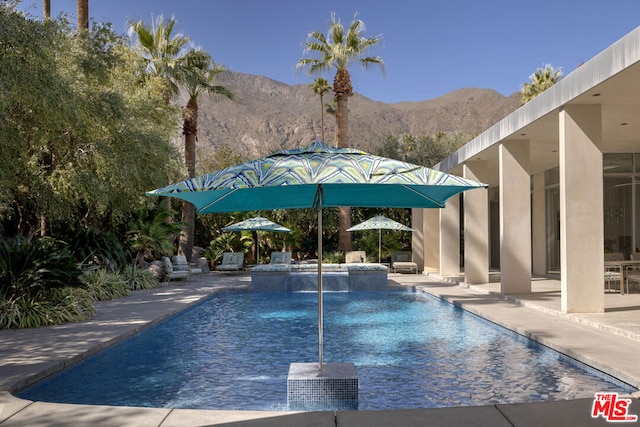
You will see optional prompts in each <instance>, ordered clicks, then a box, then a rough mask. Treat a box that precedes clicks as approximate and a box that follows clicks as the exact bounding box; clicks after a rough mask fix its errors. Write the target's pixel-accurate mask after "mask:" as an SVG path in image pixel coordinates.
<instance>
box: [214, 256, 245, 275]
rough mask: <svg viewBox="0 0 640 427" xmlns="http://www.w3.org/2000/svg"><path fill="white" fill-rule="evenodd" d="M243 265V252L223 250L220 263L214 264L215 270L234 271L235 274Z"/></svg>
mask: <svg viewBox="0 0 640 427" xmlns="http://www.w3.org/2000/svg"><path fill="white" fill-rule="evenodd" d="M243 267H244V252H225V253H224V254H222V263H220V264H218V265H217V266H216V271H222V272H228V271H235V272H236V274H237V273H238V271H240V270H242V268H243Z"/></svg>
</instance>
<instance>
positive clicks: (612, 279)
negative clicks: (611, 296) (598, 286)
mask: <svg viewBox="0 0 640 427" xmlns="http://www.w3.org/2000/svg"><path fill="white" fill-rule="evenodd" d="M623 261H624V254H623V253H622V252H611V253H605V254H604V283H605V285H606V287H607V289H606V290H607V291H608V292H611V285H612V284H615V283H616V282H617V284H618V286H617V288H618V290H619V291H620V293H624V289H623V274H622V273H623V271H622V264H621V263H622V262H623ZM614 290H615V288H614Z"/></svg>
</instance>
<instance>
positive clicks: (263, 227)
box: [222, 216, 291, 264]
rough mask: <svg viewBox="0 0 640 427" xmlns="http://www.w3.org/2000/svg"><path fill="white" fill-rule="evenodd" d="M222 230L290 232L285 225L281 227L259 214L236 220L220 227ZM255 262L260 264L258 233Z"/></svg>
mask: <svg viewBox="0 0 640 427" xmlns="http://www.w3.org/2000/svg"><path fill="white" fill-rule="evenodd" d="M222 229H223V230H224V231H255V232H256V234H257V232H258V231H277V232H280V233H290V232H291V230H289V229H288V228H287V227H283V226H282V225H280V224H276V223H275V222H273V221H271V220H268V219H267V218H263V217H261V216H256V217H253V218H249V219H245V220H244V221H240V222H237V223H235V224H231V225H228V226H226V227H223V228H222ZM256 240H257V241H256V264H260V236H259V235H258V236H257V238H256Z"/></svg>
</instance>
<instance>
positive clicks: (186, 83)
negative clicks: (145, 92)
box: [175, 49, 234, 261]
mask: <svg viewBox="0 0 640 427" xmlns="http://www.w3.org/2000/svg"><path fill="white" fill-rule="evenodd" d="M225 71H227V70H226V69H225V68H224V67H222V66H220V65H219V64H216V63H215V62H213V59H212V58H211V56H210V55H209V54H208V53H206V52H203V51H201V50H198V49H191V50H189V51H188V52H187V54H186V55H185V56H184V58H182V60H181V61H180V62H179V64H178V66H177V68H176V74H175V76H176V78H177V81H178V83H179V85H180V86H182V87H183V88H184V90H185V91H186V93H187V95H188V96H189V100H188V101H187V107H186V109H185V112H184V123H183V126H182V131H183V134H184V161H185V166H186V167H187V173H188V178H193V177H195V176H196V140H197V134H198V97H199V96H200V95H202V94H203V93H205V92H207V93H213V94H216V95H222V96H224V97H226V98H229V99H233V98H234V95H233V93H232V92H231V91H230V90H228V89H227V88H225V87H224V86H218V85H216V84H215V79H216V76H218V75H219V74H220V73H223V72H225ZM194 221H195V206H194V205H192V204H191V203H189V202H183V203H182V222H183V223H185V224H186V227H185V228H184V229H183V231H182V233H181V234H180V252H181V253H182V254H183V255H185V256H186V257H187V259H188V260H189V261H191V253H192V251H193V223H194Z"/></svg>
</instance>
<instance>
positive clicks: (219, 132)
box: [182, 72, 520, 158]
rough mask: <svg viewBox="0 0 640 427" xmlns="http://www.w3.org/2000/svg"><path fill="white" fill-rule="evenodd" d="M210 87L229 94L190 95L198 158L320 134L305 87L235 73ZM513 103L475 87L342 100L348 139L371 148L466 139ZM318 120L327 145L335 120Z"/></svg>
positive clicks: (260, 149)
mask: <svg viewBox="0 0 640 427" xmlns="http://www.w3.org/2000/svg"><path fill="white" fill-rule="evenodd" d="M217 84H220V85H223V86H225V87H226V88H228V89H230V90H231V91H232V92H233V93H234V94H235V99H234V100H228V99H226V98H222V97H216V96H213V95H208V94H205V95H202V96H200V98H199V99H198V104H199V118H198V150H199V154H200V153H202V154H204V157H205V158H206V157H207V153H212V152H216V151H217V149H219V148H220V147H225V146H226V147H228V148H230V149H231V150H233V151H235V152H237V153H241V154H242V155H243V157H247V156H248V157H250V158H253V157H258V156H263V155H266V154H269V153H271V152H273V151H275V150H279V149H289V148H294V147H299V146H302V145H306V144H308V143H309V142H311V141H315V140H316V139H320V135H321V129H320V128H321V124H320V123H321V116H320V97H319V96H318V95H314V94H313V92H312V91H311V88H310V84H301V85H287V84H285V83H282V82H278V81H276V80H272V79H270V78H267V77H263V76H256V75H251V74H243V73H237V72H229V73H226V75H225V76H224V77H223V78H220V79H219V80H218V82H217ZM355 89H356V90H357V88H355ZM332 97H333V92H328V93H326V94H325V95H324V103H328V102H330V101H331V99H332ZM519 100H520V94H519V93H518V92H516V93H514V94H512V95H511V96H509V97H505V96H503V95H502V94H500V93H498V92H497V91H495V90H492V89H476V88H464V89H460V90H456V91H453V92H450V93H448V94H446V95H444V96H441V97H438V98H435V99H431V100H425V101H421V102H400V103H395V104H386V103H383V102H378V101H373V100H371V99H369V98H366V97H364V96H362V95H359V94H357V93H356V94H355V95H354V96H353V97H351V98H349V144H350V146H352V147H356V148H360V149H363V150H365V151H371V147H373V146H375V145H376V144H378V143H379V142H380V141H381V140H382V139H383V138H384V137H386V136H387V135H390V134H393V135H404V134H411V135H414V136H421V135H434V134H436V133H437V132H448V133H452V132H463V133H465V134H468V135H471V136H474V135H477V134H479V133H480V132H482V131H484V130H485V129H487V128H489V127H490V126H492V125H493V124H495V123H496V122H498V121H499V120H501V119H503V118H504V117H505V116H507V115H508V114H510V113H511V112H513V111H514V110H515V109H516V108H518V106H519ZM185 103H186V100H185ZM182 105H185V104H182ZM324 120H325V140H326V141H327V142H329V143H333V142H334V128H335V118H334V117H333V116H331V115H329V114H327V113H325V117H324ZM201 158H202V157H201Z"/></svg>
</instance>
